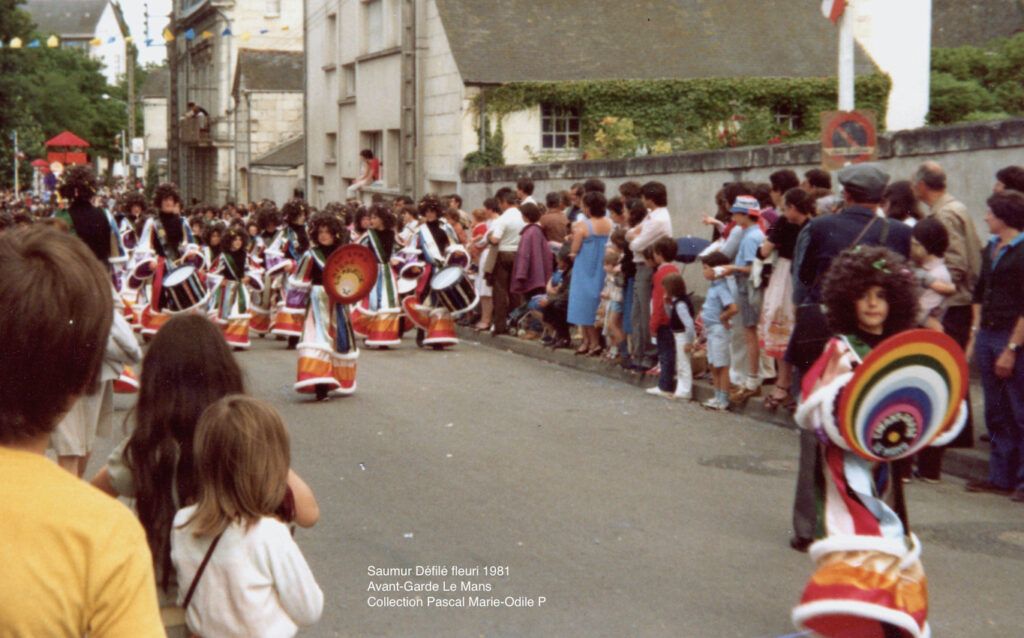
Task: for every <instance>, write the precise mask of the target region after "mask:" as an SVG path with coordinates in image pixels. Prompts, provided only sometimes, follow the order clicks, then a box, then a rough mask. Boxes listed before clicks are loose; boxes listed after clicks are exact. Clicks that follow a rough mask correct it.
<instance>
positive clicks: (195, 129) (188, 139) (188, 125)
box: [179, 115, 210, 145]
mask: <svg viewBox="0 0 1024 638" xmlns="http://www.w3.org/2000/svg"><path fill="white" fill-rule="evenodd" d="M179 126H180V132H181V142H182V143H183V144H194V145H207V144H209V143H210V118H209V117H206V116H204V115H200V116H198V117H183V118H181V120H180V121H179Z"/></svg>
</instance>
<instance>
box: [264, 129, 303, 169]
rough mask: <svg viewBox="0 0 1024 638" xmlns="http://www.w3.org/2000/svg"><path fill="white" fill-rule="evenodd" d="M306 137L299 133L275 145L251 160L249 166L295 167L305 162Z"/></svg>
mask: <svg viewBox="0 0 1024 638" xmlns="http://www.w3.org/2000/svg"><path fill="white" fill-rule="evenodd" d="M305 146H306V137H305V136H304V135H300V136H298V137H296V138H294V139H291V140H288V141H287V142H284V143H283V144H280V145H278V146H275V147H274V148H272V149H270V150H269V151H267V152H266V153H264V154H263V155H260V156H259V157H257V158H256V159H254V160H253V161H252V162H250V165H251V166H275V167H281V168H296V167H298V166H302V165H303V164H305V163H306V157H305Z"/></svg>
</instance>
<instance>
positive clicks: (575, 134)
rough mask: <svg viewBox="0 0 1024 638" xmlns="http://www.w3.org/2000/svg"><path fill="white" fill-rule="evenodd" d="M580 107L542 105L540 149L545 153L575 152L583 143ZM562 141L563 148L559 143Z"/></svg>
mask: <svg viewBox="0 0 1024 638" xmlns="http://www.w3.org/2000/svg"><path fill="white" fill-rule="evenodd" d="M581 126H582V123H581V121H580V109H579V107H575V106H571V107H565V106H555V105H552V104H542V105H541V107H540V148H541V150H543V151H555V152H561V151H574V150H578V149H579V148H580V145H581V143H582V139H581V132H580V128H581ZM559 141H562V142H563V144H562V145H561V146H559V145H558V142H559Z"/></svg>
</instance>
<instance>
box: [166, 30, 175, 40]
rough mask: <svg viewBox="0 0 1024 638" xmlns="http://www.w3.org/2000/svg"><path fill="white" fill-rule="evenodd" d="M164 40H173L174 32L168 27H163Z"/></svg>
mask: <svg viewBox="0 0 1024 638" xmlns="http://www.w3.org/2000/svg"><path fill="white" fill-rule="evenodd" d="M164 42H174V34H173V33H171V30H170V29H167V28H165V29H164Z"/></svg>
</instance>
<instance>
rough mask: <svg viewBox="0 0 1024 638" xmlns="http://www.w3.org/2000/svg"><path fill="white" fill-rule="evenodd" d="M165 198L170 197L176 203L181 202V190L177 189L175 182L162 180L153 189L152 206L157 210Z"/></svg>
mask: <svg viewBox="0 0 1024 638" xmlns="http://www.w3.org/2000/svg"><path fill="white" fill-rule="evenodd" d="M165 199H172V200H174V201H175V202H176V203H178V204H181V192H180V191H179V190H178V186H177V185H176V184H172V183H171V182H164V183H163V184H160V185H159V186H157V187H156V189H155V190H154V191H153V206H154V207H155V208H156V209H157V210H159V209H160V204H161V203H162V202H163V201H164V200H165Z"/></svg>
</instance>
